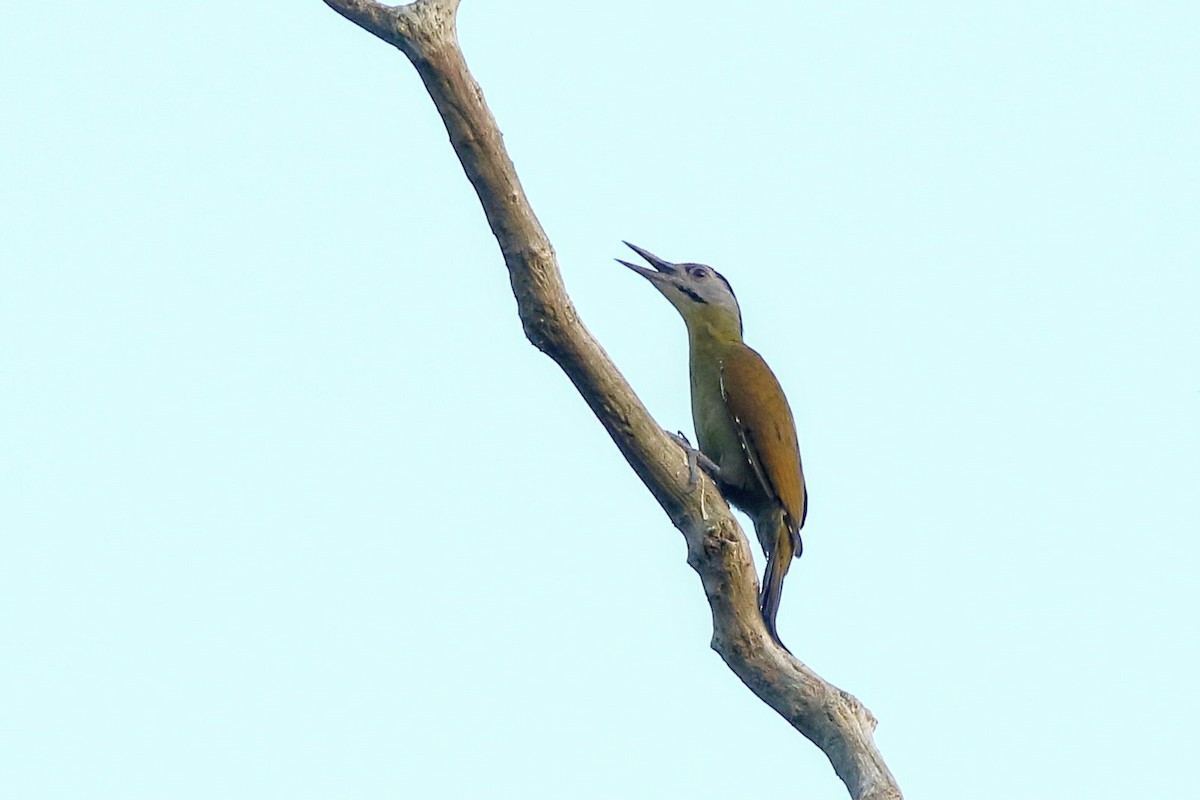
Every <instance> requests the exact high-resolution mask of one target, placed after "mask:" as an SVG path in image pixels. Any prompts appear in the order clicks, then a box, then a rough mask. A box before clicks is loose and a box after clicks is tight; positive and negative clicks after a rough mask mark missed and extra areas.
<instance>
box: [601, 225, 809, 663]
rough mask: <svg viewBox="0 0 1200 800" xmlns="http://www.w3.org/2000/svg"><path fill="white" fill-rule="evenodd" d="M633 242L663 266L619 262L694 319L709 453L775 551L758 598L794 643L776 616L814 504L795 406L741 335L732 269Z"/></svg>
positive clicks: (691, 349) (725, 486) (695, 379)
mask: <svg viewBox="0 0 1200 800" xmlns="http://www.w3.org/2000/svg"><path fill="white" fill-rule="evenodd" d="M625 244H626V245H628V246H629V247H630V248H631V249H632V250H633V251H634V252H636V253H637V254H638V255H639V256H641V257H642V258H644V259H645V260H646V261H647V262H648V263H649V264H650V266H652V267H653V268H654V269H646V268H645V267H642V266H639V265H637V264H631V263H629V262H628V261H622V260H621V259H619V258H618V259H616V260H617V262H619V263H621V264H623V265H625V266H626V267H629V269H631V270H633V271H634V272H636V273H637V274H639V275H641V276H642V277H643V278H645V279H646V280H648V281H650V283H651V284H652V285H653V286H654V288H656V289H658V291H659V292H661V293H662V295H663V296H664V297H666V298H667V300H669V301H670V302H671V305H673V306H675V309H676V310H677V311H678V312H679V314H680V316H682V317H683V321H684V323H685V324H686V325H687V333H688V361H689V371H690V373H691V384H692V422H693V424H694V425H695V428H696V439H697V443H698V444H699V445H700V454H701V455H702V456H703V458H702V459H701V463H702V465H703V466H704V468H705V471H706V472H708V473H709V474H710V475H711V476H712V478H713V480H715V481H716V484H717V487H718V488H719V489H720V490H721V494H722V495H724V497H725V499H726V500H728V501H729V502H731V503H732V504H733V505H735V506H737V507H738V508H740V509H741V510H742V511H744V512H746V514H747V515H749V517H750V519H751V520H752V521H753V522H754V531H755V533H756V534H757V535H758V541H759V543H760V544H761V545H762V548H763V552H764V553H765V554H766V556H767V566H766V571H765V574H764V576H763V582H762V590H761V592H760V594H759V598H758V607H759V611H760V612H761V613H762V618H763V622H764V623H765V624H766V627H767V633H769V634H770V636H771V638H772V639H774V640H775V641H776V642H778V643H779V645H780V646H781V647H783V648H784V649H785V650H786V649H787V647H786V646H784V644H783V642H782V641H780V639H779V632H778V631H777V630H776V628H775V618H776V616H777V615H778V614H779V599H780V595H781V593H782V592H783V579H784V576H785V575H787V571H788V567H790V566H791V563H792V559H793V558H799V557H800V553H801V550H802V545H801V542H800V529H801V528H802V527H804V518H805V515H806V514H807V513H808V491H807V489H806V488H805V485H804V469H803V467H802V466H801V463H800V447H799V445H798V444H797V441H796V423H795V421H794V420H793V419H792V410H791V408H790V407H789V406H788V402H787V398H786V397H785V396H784V394H783V388H782V387H781V386H780V385H779V381H778V380H777V379H776V378H775V374H774V373H773V372H771V368H770V367H768V366H767V362H766V361H764V360H763V358H762V356H760V355H759V354H758V353H756V352H755V351H754V350H752V349H751V348H750V347H748V346H747V345H746V343H745V342H743V341H742V312H741V309H740V308H739V306H738V302H737V298H736V297H735V296H734V294H733V288H732V287H731V286H730V285H729V281H727V280H726V279H725V277H724V276H722V275H721V274H720V273H719V272H717V271H716V270H714V269H713V268H712V267H709V266H706V265H704V264H672V263H671V262H670V261H666V260H664V259H661V258H659V257H658V256H656V255H654V254H653V253H651V252H649V251H647V250H643V249H642V248H640V247H638V246H637V245H633V244H629V242H625ZM681 443H682V444H685V445H686V440H685V441H684V442H681Z"/></svg>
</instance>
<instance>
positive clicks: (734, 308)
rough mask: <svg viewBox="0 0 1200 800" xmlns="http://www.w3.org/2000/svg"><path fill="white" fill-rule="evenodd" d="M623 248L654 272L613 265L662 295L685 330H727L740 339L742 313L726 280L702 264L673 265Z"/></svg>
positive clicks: (633, 246) (656, 257) (639, 251)
mask: <svg viewBox="0 0 1200 800" xmlns="http://www.w3.org/2000/svg"><path fill="white" fill-rule="evenodd" d="M625 244H626V245H628V246H629V247H630V248H631V249H632V250H633V251H634V252H635V253H637V254H638V255H639V256H641V257H642V258H644V259H646V261H648V262H649V263H650V266H652V267H654V269H646V268H645V267H642V266H639V265H637V264H631V263H629V262H628V261H622V260H621V259H619V258H618V259H616V261H617V262H618V263H620V264H624V265H625V266H627V267H629V268H630V269H631V270H633V271H634V272H636V273H637V274H639V275H641V276H642V277H643V278H645V279H646V280H648V281H650V283H652V284H653V285H654V288H656V289H658V290H659V291H660V292H662V294H663V296H664V297H666V298H667V299H668V300H670V301H671V305H673V306H675V308H676V310H678V311H679V313H680V314H681V315H682V316H683V321H684V322H686V323H687V326H688V328H693V327H694V326H702V325H706V326H708V327H709V328H712V329H714V330H715V331H724V330H728V331H731V332H736V334H737V336H739V337H740V336H741V335H742V311H741V309H740V308H739V307H738V301H737V297H735V296H734V294H733V287H731V286H730V285H729V281H727V280H725V276H723V275H722V274H721V273H719V272H717V271H716V270H715V269H713V268H712V267H709V266H706V265H704V264H672V263H671V262H670V261H666V260H664V259H661V258H659V257H658V256H656V255H654V254H653V253H651V252H650V251H649V250H643V249H642V248H640V247H638V246H637V245H635V244H629V242H625Z"/></svg>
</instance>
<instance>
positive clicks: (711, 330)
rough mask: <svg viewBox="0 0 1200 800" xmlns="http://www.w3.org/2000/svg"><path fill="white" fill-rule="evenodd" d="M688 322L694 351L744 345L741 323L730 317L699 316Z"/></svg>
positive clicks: (690, 341)
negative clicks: (713, 347)
mask: <svg viewBox="0 0 1200 800" xmlns="http://www.w3.org/2000/svg"><path fill="white" fill-rule="evenodd" d="M686 321H687V329H688V341H689V343H690V344H691V346H692V348H693V349H695V348H697V347H700V348H707V347H712V346H714V345H718V346H719V345H729V344H741V343H742V326H741V323H740V322H739V321H738V320H737V319H734V318H732V317H730V316H729V315H725V314H722V315H719V316H718V315H707V314H706V315H697V316H696V317H694V318H692V319H688V320H686Z"/></svg>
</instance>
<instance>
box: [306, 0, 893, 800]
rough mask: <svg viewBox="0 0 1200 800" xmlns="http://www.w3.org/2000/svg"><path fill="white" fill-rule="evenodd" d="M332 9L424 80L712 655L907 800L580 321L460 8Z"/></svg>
mask: <svg viewBox="0 0 1200 800" xmlns="http://www.w3.org/2000/svg"><path fill="white" fill-rule="evenodd" d="M325 3H326V5H328V6H329V7H330V8H332V9H334V10H335V11H337V12H338V13H339V14H341V15H342V16H344V17H346V18H347V19H349V20H350V21H352V22H354V23H356V24H357V25H359V26H361V27H363V28H365V29H366V30H368V31H370V32H371V33H373V34H375V35H376V36H378V37H379V38H381V39H383V40H384V41H386V42H388V43H390V44H392V45H395V46H396V47H397V48H399V49H400V50H401V51H402V52H403V53H404V54H405V55H406V56H408V58H409V60H410V61H411V62H412V64H413V66H415V67H416V69H417V73H418V74H419V75H420V76H421V80H422V81H424V83H425V88H426V89H427V90H428V92H429V96H430V97H431V98H432V99H433V102H434V105H435V106H436V107H437V110H438V113H439V114H440V115H441V117H442V120H443V122H444V123H445V125H446V131H447V132H448V133H449V134H450V143H451V145H452V146H453V147H454V151H455V153H457V154H458V158H459V160H460V161H461V162H462V166H463V170H464V171H465V172H466V174H467V178H468V179H469V180H470V181H471V185H472V186H474V187H475V192H476V194H478V195H479V201H480V203H481V204H482V205H483V210H484V212H485V214H486V215H487V220H488V224H489V225H490V226H491V229H492V233H493V234H494V235H495V237H496V241H497V242H498V243H499V245H500V251H501V253H502V254H503V256H504V262H505V264H506V265H507V267H508V273H509V280H510V282H511V284H512V289H513V294H514V295H515V296H516V300H517V307H518V310H519V314H520V317H521V323H522V325H523V327H524V330H525V334H526V335H527V336H528V337H529V341H530V342H532V343H533V345H534V346H535V347H537V348H538V349H539V350H541V351H543V352H544V353H546V354H547V355H548V356H550V357H551V358H552V359H554V361H555V362H556V363H557V364H558V365H559V366H560V367H561V368H562V370H563V372H565V373H566V375H567V377H568V378H570V379H571V382H572V383H573V384H574V385H575V388H576V389H577V390H578V391H579V393H580V395H581V396H582V397H583V399H584V400H585V401H586V402H587V404H588V405H589V406H590V407H591V409H592V411H593V412H594V413H595V415H596V417H597V419H599V420H600V423H601V424H602V425H603V426H604V428H605V430H607V431H608V433H609V435H610V436H611V437H612V440H613V442H615V443H616V445H617V447H618V448H619V449H620V451H621V453H622V455H624V456H625V459H626V460H627V461H628V462H629V465H630V466H631V467H633V470H634V471H635V472H636V473H637V474H638V476H639V477H640V478H641V479H642V481H643V483H645V484H646V487H647V488H648V489H649V490H650V492H651V493H652V494H653V495H654V497H655V498H656V499H657V500H658V502H659V504H660V505H661V506H662V507H663V510H664V511H666V513H667V516H669V517H670V519H671V522H672V523H674V525H675V527H677V528H678V529H679V530H680V531H681V532H682V533H683V535H684V538H685V539H686V540H687V548H688V564H689V565H691V567H692V568H693V569H695V570H696V572H697V573H698V574H699V575H700V580H701V583H702V585H703V587H704V592H705V595H706V596H707V598H708V603H709V606H710V607H711V609H712V619H713V636H712V647H713V649H714V650H716V651H717V653H718V654H720V656H721V658H723V659H724V660H725V663H726V664H727V665H728V666H729V668H730V669H731V670H733V672H734V674H736V675H737V676H738V677H739V678H740V679H741V680H742V682H743V683H745V684H746V686H748V687H749V688H750V690H751V691H752V692H754V693H755V694H756V695H757V696H758V697H759V698H760V699H761V700H762V701H763V702H765V703H766V704H767V705H769V706H770V707H771V708H773V709H775V710H776V711H777V712H778V713H779V714H780V715H782V716H783V718H784V719H786V720H787V721H788V722H789V723H791V724H792V725H793V726H794V727H795V728H796V730H798V731H799V732H800V733H802V734H803V735H804V736H805V737H807V738H808V739H809V740H810V741H812V742H813V743H814V744H815V745H817V747H819V748H820V749H821V750H822V751H823V752H824V753H825V755H826V756H828V757H829V761H830V763H831V764H832V765H833V768H834V770H835V771H836V772H837V775H838V777H839V778H841V779H842V781H843V782H844V783H845V784H846V788H847V789H848V790H849V793H850V796H851V797H852V798H855V800H860V799H862V800H866V799H868V798H869V799H870V800H898V799H899V798H901V794H900V788H899V786H897V784H896V781H895V779H894V778H893V777H892V775H891V773H890V772H889V771H888V768H887V765H886V764H885V763H884V761H883V757H882V756H881V755H880V754H879V751H878V750H877V749H876V747H875V743H874V740H873V738H872V732H873V731H874V729H875V718H874V716H872V714H871V712H870V711H868V710H867V708H866V707H865V706H864V705H863V704H862V703H860V702H859V701H858V699H857V698H855V697H854V696H853V695H851V694H849V693H847V692H844V691H842V690H841V689H838V688H837V687H835V686H833V685H832V684H830V683H828V682H826V681H824V680H823V679H822V678H821V677H820V676H818V675H817V674H816V673H815V672H813V671H812V670H811V669H809V668H808V667H807V666H805V665H804V664H803V663H802V662H800V661H799V660H797V659H796V658H795V657H793V656H792V655H790V654H789V653H788V652H787V651H785V650H783V649H782V648H781V647H779V646H778V645H777V644H775V643H774V642H773V641H772V640H771V639H770V637H769V636H768V635H767V633H766V629H765V627H764V625H763V621H762V618H761V616H760V615H759V612H758V602H757V598H758V579H757V576H756V574H755V570H754V562H753V561H752V559H751V551H750V543H749V541H748V540H747V538H746V535H745V534H744V533H743V532H742V530H741V528H740V527H739V526H738V524H737V522H736V521H735V520H734V518H733V516H732V515H731V513H730V511H729V507H728V506H727V505H726V504H725V502H724V500H723V499H722V498H721V495H720V493H719V492H718V491H717V488H716V486H715V485H714V484H713V483H712V481H711V480H709V479H708V477H707V476H704V475H703V474H701V475H700V476H699V482H698V485H690V484H689V474H688V467H687V457H686V455H685V453H684V451H683V450H682V449H681V448H680V447H679V446H678V445H677V444H676V443H675V442H673V441H672V440H671V439H670V438H669V437H668V435H667V434H666V433H665V432H664V431H663V430H662V429H661V428H660V427H659V426H658V425H657V424H656V423H655V421H654V420H653V419H652V418H651V416H650V414H649V412H647V411H646V408H645V406H643V405H642V403H641V401H640V400H639V399H638V397H637V395H635V394H634V392H633V390H632V389H631V388H630V386H629V384H628V383H626V381H625V379H624V377H623V376H622V375H621V373H620V372H619V371H618V370H617V368H616V366H614V365H613V363H612V361H611V360H610V359H609V357H608V355H607V354H606V353H605V352H604V350H603V349H602V348H601V347H600V345H599V344H598V343H597V342H596V340H595V339H593V338H592V336H591V334H589V333H588V331H587V329H586V328H585V327H584V325H583V323H582V322H581V321H580V319H579V315H578V314H577V313H576V311H575V308H574V306H573V305H572V304H571V300H570V298H569V297H568V296H567V292H566V289H565V287H564V285H563V281H562V276H561V274H560V273H559V270H558V264H557V260H556V258H555V255H554V249H553V248H552V247H551V245H550V242H549V240H548V239H547V238H546V234H545V232H544V231H543V230H542V227H541V224H540V223H539V222H538V220H537V217H536V216H535V215H534V213H533V209H532V208H531V207H530V205H529V201H528V199H527V198H526V197H525V192H524V190H523V189H522V188H521V183H520V181H519V180H518V179H517V174H516V171H515V169H514V168H513V164H512V162H511V161H510V160H509V158H508V154H507V152H506V151H505V148H504V143H503V141H502V139H501V137H500V131H499V129H498V128H497V126H496V121H495V119H494V118H493V117H492V114H491V111H489V110H488V107H487V104H486V103H485V102H484V99H483V93H482V91H480V88H479V86H478V84H476V83H475V80H474V79H473V78H472V77H471V74H470V72H469V71H468V70H467V65H466V62H465V61H464V59H463V55H462V52H461V50H460V49H459V46H458V40H457V36H456V34H455V13H456V11H457V8H458V3H459V0H418V2H415V3H411V4H409V5H404V6H395V7H392V6H386V5H382V4H379V3H375V2H370V1H369V0H325Z"/></svg>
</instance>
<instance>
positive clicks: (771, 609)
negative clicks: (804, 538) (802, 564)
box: [758, 519, 800, 653]
mask: <svg viewBox="0 0 1200 800" xmlns="http://www.w3.org/2000/svg"><path fill="white" fill-rule="evenodd" d="M799 538H800V537H799V536H798V535H795V534H794V533H793V531H792V530H791V528H790V526H788V525H787V524H785V523H784V521H783V520H782V519H779V520H778V521H777V523H776V533H775V536H774V541H773V542H772V547H770V549H769V550H768V551H767V568H766V570H765V571H764V574H763V585H762V594H760V595H759V598H758V608H759V611H760V612H761V613H762V618H763V623H765V624H766V626H767V633H769V634H770V635H771V638H772V639H774V640H775V642H776V643H777V644H778V645H779V646H780V647H782V648H783V649H784V650H788V649H787V645H785V644H784V643H783V642H782V641H781V640H780V638H779V631H778V630H777V629H776V628H775V618H776V617H777V616H778V615H779V601H780V599H781V598H782V597H783V579H784V577H785V576H786V575H787V573H788V568H789V567H790V566H791V565H792V559H793V558H795V557H796V556H797V555H798V551H797V547H796V545H797V543H798V541H799ZM788 652H789V653H790V652H792V651H791V650H788Z"/></svg>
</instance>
